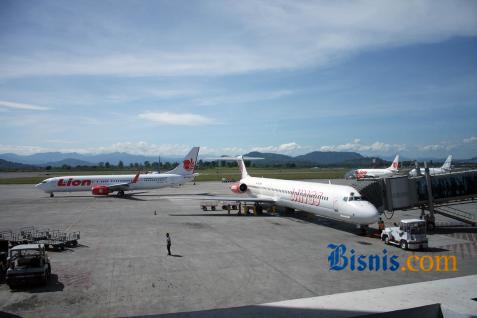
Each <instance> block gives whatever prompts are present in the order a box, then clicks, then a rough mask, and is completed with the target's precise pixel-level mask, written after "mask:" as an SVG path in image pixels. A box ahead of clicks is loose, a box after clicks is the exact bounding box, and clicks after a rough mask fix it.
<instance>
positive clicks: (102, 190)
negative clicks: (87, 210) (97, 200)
mask: <svg viewBox="0 0 477 318" xmlns="http://www.w3.org/2000/svg"><path fill="white" fill-rule="evenodd" d="M91 192H92V193H93V195H108V194H109V188H108V187H107V186H101V185H98V186H94V187H93V189H91Z"/></svg>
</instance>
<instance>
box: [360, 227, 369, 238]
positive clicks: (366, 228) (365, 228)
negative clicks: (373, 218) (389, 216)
mask: <svg viewBox="0 0 477 318" xmlns="http://www.w3.org/2000/svg"><path fill="white" fill-rule="evenodd" d="M357 227H358V230H359V235H361V236H366V234H368V230H369V227H368V226H367V225H357Z"/></svg>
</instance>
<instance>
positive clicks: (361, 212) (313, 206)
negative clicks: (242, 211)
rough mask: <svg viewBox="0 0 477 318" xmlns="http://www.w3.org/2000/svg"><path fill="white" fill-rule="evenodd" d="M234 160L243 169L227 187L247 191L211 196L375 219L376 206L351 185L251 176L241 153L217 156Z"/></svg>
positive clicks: (359, 221)
mask: <svg viewBox="0 0 477 318" xmlns="http://www.w3.org/2000/svg"><path fill="white" fill-rule="evenodd" d="M224 159H225V160H237V162H238V165H239V167H240V171H241V173H242V177H241V179H240V181H239V182H237V183H235V184H233V185H232V186H231V187H230V189H231V190H232V192H234V193H239V194H246V195H248V196H247V197H244V196H236V197H212V198H210V199H215V200H230V201H237V202H252V203H255V204H257V205H258V204H260V203H268V204H273V205H276V206H282V207H285V208H289V209H293V210H294V209H297V210H301V211H306V212H311V213H313V214H316V215H318V216H322V217H326V218H329V219H334V220H337V221H344V222H348V223H353V224H356V225H358V226H359V227H364V228H365V227H366V226H368V225H369V224H373V223H376V222H377V221H378V210H377V209H376V207H375V206H374V205H372V204H371V203H369V202H368V201H364V200H363V199H362V198H361V195H360V194H359V192H358V190H356V189H355V188H353V187H350V186H344V185H335V184H326V183H315V182H303V181H291V180H281V179H270V178H256V177H251V176H249V174H248V173H247V169H246V168H245V164H244V161H243V157H242V156H239V157H237V158H230V157H229V158H220V160H224Z"/></svg>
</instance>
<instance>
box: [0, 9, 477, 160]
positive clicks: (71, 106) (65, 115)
mask: <svg viewBox="0 0 477 318" xmlns="http://www.w3.org/2000/svg"><path fill="white" fill-rule="evenodd" d="M476 119H477V2H475V1H353V2H351V1H331V2H330V1H324V2H321V1H76V2H64V1H63V2H62V1H6V0H4V1H1V2H0V136H1V137H0V153H3V152H14V153H19V154H31V153H35V152H43V151H77V152H82V153H101V152H112V151H126V152H130V153H135V154H149V155H157V154H164V155H166V154H167V155H181V154H183V153H184V152H185V151H187V149H188V148H189V147H190V146H193V145H200V146H202V150H201V152H202V153H203V154H216V155H220V154H230V155H234V154H240V153H245V152H248V151H251V150H259V151H267V152H280V153H284V154H291V155H296V154H302V153H307V152H309V151H313V150H322V151H332V150H333V151H357V152H360V153H362V154H364V155H372V156H376V155H378V156H385V157H389V156H392V155H394V154H396V153H400V154H402V155H404V156H406V157H410V158H421V157H441V158H442V157H445V156H446V155H447V154H453V155H454V156H455V157H457V158H469V157H475V156H477V125H476Z"/></svg>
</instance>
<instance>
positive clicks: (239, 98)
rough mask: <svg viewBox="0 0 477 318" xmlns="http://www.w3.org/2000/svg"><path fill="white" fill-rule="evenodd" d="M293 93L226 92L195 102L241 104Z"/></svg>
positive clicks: (285, 91) (201, 104)
mask: <svg viewBox="0 0 477 318" xmlns="http://www.w3.org/2000/svg"><path fill="white" fill-rule="evenodd" d="M294 93H295V92H294V91H292V90H278V91H271V92H259V93H249V94H238V95H233V94H228V95H218V96H212V97H203V98H196V99H195V102H196V103H197V104H198V105H199V106H213V105H226V104H243V103H251V102H257V101H264V100H273V99H278V98H281V97H285V96H289V95H292V94H294Z"/></svg>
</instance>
